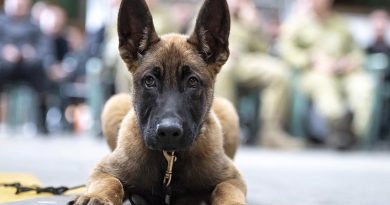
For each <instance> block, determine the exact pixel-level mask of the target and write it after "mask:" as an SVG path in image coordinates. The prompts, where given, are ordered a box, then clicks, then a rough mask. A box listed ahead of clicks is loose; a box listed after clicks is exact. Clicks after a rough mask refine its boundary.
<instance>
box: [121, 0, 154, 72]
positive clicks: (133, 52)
mask: <svg viewBox="0 0 390 205" xmlns="http://www.w3.org/2000/svg"><path fill="white" fill-rule="evenodd" d="M118 35H119V51H120V54H121V57H122V59H123V60H124V61H125V62H126V63H127V64H132V63H133V62H135V61H137V60H138V59H139V58H141V57H142V56H143V55H144V54H145V52H146V51H147V50H148V48H149V47H150V46H151V45H153V44H155V43H157V42H158V41H159V37H158V35H157V33H156V30H155V28H154V25H153V19H152V16H151V14H150V11H149V8H148V6H147V5H146V2H145V0H122V3H121V7H120V9H119V14H118ZM129 69H130V68H129ZM130 71H132V70H131V69H130Z"/></svg>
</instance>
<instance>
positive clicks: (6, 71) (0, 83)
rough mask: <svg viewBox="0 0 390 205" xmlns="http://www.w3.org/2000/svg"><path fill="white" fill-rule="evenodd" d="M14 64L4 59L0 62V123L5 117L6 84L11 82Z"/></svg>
mask: <svg viewBox="0 0 390 205" xmlns="http://www.w3.org/2000/svg"><path fill="white" fill-rule="evenodd" d="M15 68H16V65H15V64H14V63H8V62H5V61H1V62H0V124H2V123H5V122H6V119H7V96H6V93H5V92H6V90H5V88H6V86H8V84H9V83H10V82H12V81H13V80H14V79H13V76H14V70H15Z"/></svg>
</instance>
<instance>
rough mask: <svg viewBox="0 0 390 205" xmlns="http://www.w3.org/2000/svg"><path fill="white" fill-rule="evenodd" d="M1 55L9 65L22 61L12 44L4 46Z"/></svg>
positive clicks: (17, 50)
mask: <svg viewBox="0 0 390 205" xmlns="http://www.w3.org/2000/svg"><path fill="white" fill-rule="evenodd" d="M1 55H2V56H3V58H4V59H5V60H6V61H8V62H10V63H16V62H19V61H20V60H21V59H22V56H21V53H20V51H19V49H18V48H17V47H16V46H14V45H12V44H6V45H5V46H4V47H3V49H2V52H1Z"/></svg>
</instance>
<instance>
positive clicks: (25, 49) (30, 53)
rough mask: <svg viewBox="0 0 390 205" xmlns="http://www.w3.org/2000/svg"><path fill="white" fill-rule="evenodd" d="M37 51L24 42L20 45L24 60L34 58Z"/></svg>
mask: <svg viewBox="0 0 390 205" xmlns="http://www.w3.org/2000/svg"><path fill="white" fill-rule="evenodd" d="M36 54H37V52H36V50H35V48H34V47H33V46H32V45H30V44H25V45H23V46H22V56H23V59H25V60H30V59H33V58H35V56H36Z"/></svg>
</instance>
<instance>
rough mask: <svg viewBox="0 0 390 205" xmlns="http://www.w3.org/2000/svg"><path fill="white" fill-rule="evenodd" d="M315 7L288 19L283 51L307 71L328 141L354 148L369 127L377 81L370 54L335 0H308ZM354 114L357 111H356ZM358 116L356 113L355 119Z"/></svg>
mask: <svg viewBox="0 0 390 205" xmlns="http://www.w3.org/2000/svg"><path fill="white" fill-rule="evenodd" d="M307 3H309V4H310V8H311V9H310V11H309V12H308V13H306V14H305V15H301V16H297V17H296V18H292V19H290V20H289V21H288V22H286V23H285V25H284V26H283V29H282V37H281V53H282V56H283V58H284V59H285V60H286V61H287V62H288V63H289V64H290V65H291V67H292V68H293V69H299V70H300V72H301V75H302V79H301V80H302V82H301V85H302V86H301V88H302V90H303V92H304V93H305V94H306V95H307V96H308V97H309V98H310V99H311V100H312V102H313V105H314V106H315V108H316V109H317V110H318V112H319V114H320V115H321V116H322V117H324V118H325V119H326V122H327V127H328V128H329V130H330V131H329V135H330V137H328V139H327V142H329V143H330V144H331V145H332V146H335V147H338V148H344V147H349V146H351V145H352V144H354V142H355V141H356V138H354V137H353V136H354V135H355V136H358V137H363V136H364V135H365V134H366V132H367V128H368V125H369V118H370V115H371V113H370V111H371V110H372V109H371V106H372V105H371V101H372V94H373V84H372V82H371V79H370V78H369V76H368V75H367V74H366V73H364V71H363V69H362V64H363V62H364V53H363V51H362V50H361V49H360V48H358V46H357V45H356V44H355V42H354V40H353V38H352V36H351V34H350V32H349V31H348V26H347V24H346V22H345V20H344V19H343V18H342V17H341V16H340V15H338V14H336V13H334V12H332V10H331V7H332V3H333V1H332V0H308V1H307ZM351 114H352V115H351ZM352 116H353V117H352Z"/></svg>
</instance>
